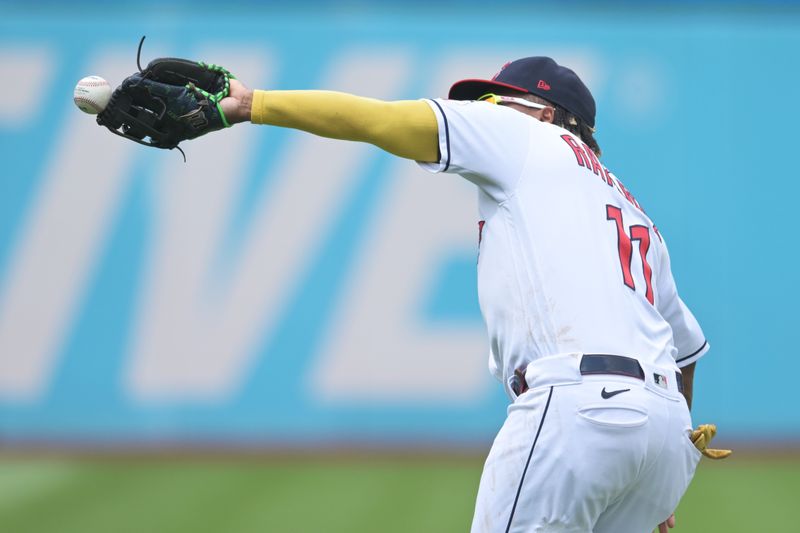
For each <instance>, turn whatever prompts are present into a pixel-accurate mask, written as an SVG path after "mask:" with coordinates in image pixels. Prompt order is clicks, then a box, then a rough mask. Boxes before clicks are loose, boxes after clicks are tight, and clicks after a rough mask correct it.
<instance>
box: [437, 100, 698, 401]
mask: <svg viewBox="0 0 800 533" xmlns="http://www.w3.org/2000/svg"><path fill="white" fill-rule="evenodd" d="M427 102H428V103H429V105H430V106H431V108H432V109H433V111H434V113H435V114H436V117H437V120H438V125H439V150H440V154H441V159H440V161H439V162H438V163H421V165H422V166H423V167H424V168H426V169H428V170H430V171H433V172H452V173H457V174H460V175H461V176H463V177H465V178H466V179H468V180H469V181H471V182H473V183H475V184H476V185H477V186H478V188H479V209H480V218H481V221H480V223H479V226H480V237H479V260H478V295H479V300H480V307H481V312H482V314H483V317H484V320H485V321H486V325H487V328H488V334H489V339H490V347H491V353H490V361H489V366H490V369H491V371H492V373H493V374H494V375H495V376H496V377H497V378H498V379H500V380H501V381H502V382H503V383H504V384H505V386H506V389H507V391H508V392H509V394H511V390H510V388H509V387H510V382H511V379H512V377H513V375H514V371H515V370H516V369H524V368H525V367H526V366H527V365H528V363H530V362H532V361H534V360H536V359H538V358H540V357H544V356H549V355H556V354H563V353H575V352H578V353H599V354H614V355H624V356H628V357H635V358H636V359H638V360H640V361H641V362H643V363H648V364H652V365H658V366H660V367H666V368H669V367H673V368H674V367H675V365H676V364H677V366H685V365H688V364H690V363H692V362H694V361H696V360H697V359H699V358H700V357H701V356H702V355H704V354H705V352H706V351H707V350H708V343H707V342H706V340H705V337H704V335H703V332H702V330H701V329H700V326H699V325H698V323H697V320H696V319H695V317H694V316H693V315H692V313H691V312H690V311H689V309H688V308H687V307H686V305H685V304H684V303H683V301H681V299H680V297H679V296H678V293H677V291H676V288H675V281H674V280H673V277H672V274H671V272H670V261H669V254H668V253H667V247H666V244H665V243H664V238H663V236H662V235H661V234H660V233H659V231H658V229H657V228H656V226H655V225H654V224H653V222H652V221H651V220H650V218H649V217H648V216H647V215H646V214H645V212H644V211H643V210H642V208H641V207H640V205H639V204H638V202H637V201H636V199H635V198H634V197H633V196H632V195H631V194H630V192H628V190H627V189H626V188H625V187H624V186H623V184H622V182H621V181H620V180H619V179H618V178H617V177H616V176H614V175H613V174H612V173H611V172H610V171H609V170H608V169H607V168H606V167H605V166H603V164H602V163H601V162H600V161H599V160H598V158H597V157H596V156H595V154H594V153H593V152H592V151H591V150H590V149H589V147H588V146H586V145H584V143H582V142H581V140H580V139H579V138H578V137H576V136H575V135H573V134H571V133H569V132H568V131H567V130H564V129H562V128H560V127H557V126H554V125H552V124H548V123H544V122H540V121H538V120H536V119H535V118H533V117H530V116H528V115H525V114H524V113H521V112H519V111H516V110H514V109H511V108H508V107H503V106H501V105H495V104H491V103H488V102H466V101H454V100H441V99H437V100H427ZM511 396H512V397H513V396H514V395H513V394H511Z"/></svg>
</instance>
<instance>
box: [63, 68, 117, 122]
mask: <svg viewBox="0 0 800 533" xmlns="http://www.w3.org/2000/svg"><path fill="white" fill-rule="evenodd" d="M110 99H111V85H109V84H108V82H107V81H106V80H105V79H103V78H101V77H100V76H86V77H85V78H82V79H81V80H80V81H79V82H78V84H77V85H75V91H74V92H73V94H72V100H73V101H74V102H75V105H76V106H78V109H80V110H81V111H83V112H84V113H89V114H90V115H96V114H98V113H100V112H101V111H103V109H105V108H106V106H107V105H108V101H109V100H110Z"/></svg>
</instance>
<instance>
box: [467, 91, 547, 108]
mask: <svg viewBox="0 0 800 533" xmlns="http://www.w3.org/2000/svg"><path fill="white" fill-rule="evenodd" d="M478 101H480V102H490V103H492V104H498V105H499V104H519V105H521V106H525V107H531V108H533V109H544V108H546V107H552V106H549V105H546V104H537V103H536V102H530V101H528V100H525V99H524V98H517V97H516V96H502V95H499V94H494V93H487V94H484V95H483V96H481V97H480V98H478Z"/></svg>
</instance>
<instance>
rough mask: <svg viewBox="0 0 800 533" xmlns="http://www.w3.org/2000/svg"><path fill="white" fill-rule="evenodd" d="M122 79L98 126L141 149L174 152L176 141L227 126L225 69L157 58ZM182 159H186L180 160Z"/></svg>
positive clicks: (227, 89) (226, 75)
mask: <svg viewBox="0 0 800 533" xmlns="http://www.w3.org/2000/svg"><path fill="white" fill-rule="evenodd" d="M143 42H144V37H142V41H141V42H139V52H138V53H137V55H136V63H137V65H138V66H139V72H137V73H135V74H133V75H132V76H129V77H127V78H125V80H124V81H123V82H122V84H120V86H119V87H117V88H116V89H115V90H114V92H113V93H112V94H111V100H109V102H108V105H107V106H106V108H105V109H104V110H103V111H102V112H101V113H99V114H98V115H97V123H98V124H100V125H101V126H105V127H106V128H108V129H109V130H110V131H111V132H112V133H114V134H116V135H119V136H121V137H125V138H126V139H130V140H132V141H135V142H137V143H139V144H143V145H145V146H152V147H155V148H164V149H169V150H171V149H173V148H178V150H179V151H180V152H181V153H183V150H181V149H180V148H179V147H178V144H179V143H180V142H181V141H185V140H187V139H194V138H195V137H199V136H201V135H205V134H206V133H209V132H211V131H215V130H219V129H222V128H227V127H230V124H229V123H228V121H227V120H226V118H225V114H224V113H223V112H222V108H221V106H220V104H219V102H220V100H222V99H223V98H225V97H226V96H228V94H229V93H230V80H231V78H234V76H233V75H232V74H231V73H230V72H228V71H227V70H225V69H224V68H222V67H220V66H217V65H211V64H208V63H202V62H199V61H189V60H187V59H176V58H169V57H168V58H158V59H154V60H153V61H151V62H150V63H149V64H148V65H147V67H146V68H145V69H142V68H141V65H140V64H139V55H140V53H141V49H142V43H143ZM184 159H185V156H184Z"/></svg>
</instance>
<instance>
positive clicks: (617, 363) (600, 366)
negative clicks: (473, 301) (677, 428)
mask: <svg viewBox="0 0 800 533" xmlns="http://www.w3.org/2000/svg"><path fill="white" fill-rule="evenodd" d="M580 372H581V375H584V376H591V375H598V374H611V375H616V376H627V377H630V378H634V379H639V380H642V381H644V380H645V374H644V370H643V369H642V365H640V364H639V361H637V360H636V359H634V358H633V357H625V356H624V355H609V354H598V353H588V354H583V356H582V357H581V364H580ZM514 375H515V377H516V378H517V379H515V380H514V383H515V385H518V386H519V389H520V391H519V392H518V393H517V395H520V394H522V393H523V392H525V391H527V390H528V382H527V380H526V379H525V370H524V369H517V370H515V371H514ZM666 379H667V377H666V376H662V375H661V374H658V373H653V380H654V381H655V383H656V384H661V383H662V382H664V383H665V382H666ZM675 382H676V383H677V384H678V391H679V392H680V393H681V394H683V376H682V375H681V373H680V372H675ZM662 386H664V385H662ZM515 388H516V387H515ZM514 392H517V391H516V390H515V391H514Z"/></svg>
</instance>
